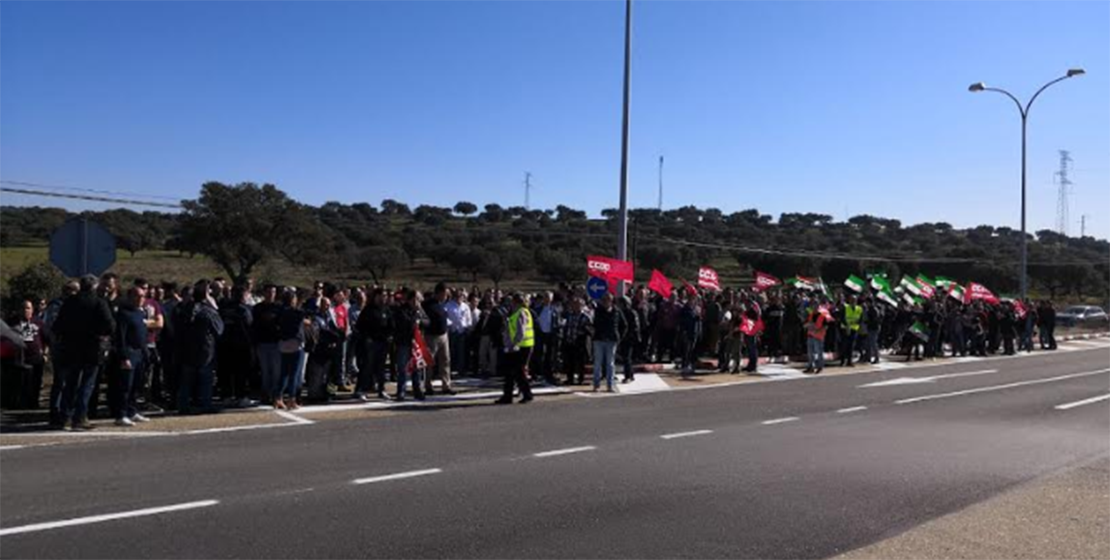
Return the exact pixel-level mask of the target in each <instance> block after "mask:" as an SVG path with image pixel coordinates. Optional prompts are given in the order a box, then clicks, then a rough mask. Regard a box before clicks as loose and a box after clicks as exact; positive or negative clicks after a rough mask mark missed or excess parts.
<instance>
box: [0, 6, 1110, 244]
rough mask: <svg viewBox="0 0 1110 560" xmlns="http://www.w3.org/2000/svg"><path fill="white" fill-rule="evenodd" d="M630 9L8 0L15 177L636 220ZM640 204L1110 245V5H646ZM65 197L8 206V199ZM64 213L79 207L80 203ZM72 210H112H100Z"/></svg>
mask: <svg viewBox="0 0 1110 560" xmlns="http://www.w3.org/2000/svg"><path fill="white" fill-rule="evenodd" d="M623 10H624V6H623V3H622V2H466V1H457V2H409V3H403V4H402V3H393V2H362V3H308V2H302V3H268V2H249V3H206V2H178V3H137V2H136V3H130V2H128V3H29V2H28V3H22V2H3V3H2V4H0V117H2V119H0V177H2V178H3V179H6V180H17V181H32V182H39V183H45V184H58V185H69V186H76V187H83V188H91V189H103V190H113V191H134V192H140V193H149V194H157V195H162V196H175V197H193V196H195V195H196V192H197V189H198V187H199V185H200V184H201V183H202V182H204V181H207V180H219V181H224V182H238V181H255V182H273V183H275V184H277V185H278V186H279V187H281V188H283V189H284V190H286V191H287V192H289V193H290V194H291V195H293V196H294V197H296V198H298V199H300V200H303V201H306V202H309V203H313V204H320V203H322V202H324V201H327V200H339V201H344V202H357V201H369V202H371V203H373V204H375V205H376V204H377V203H379V202H380V201H381V200H382V199H384V198H396V199H399V200H402V201H405V202H408V203H410V204H412V205H416V204H421V203H431V204H438V205H445V206H449V205H453V204H454V203H455V202H457V201H459V200H469V201H472V202H475V203H478V204H479V205H481V204H485V203H487V202H498V203H500V204H502V205H519V204H523V199H524V196H523V186H522V180H523V175H524V172H525V171H531V172H532V173H533V176H534V184H535V185H536V188H535V189H534V190H533V195H532V203H533V206H536V207H550V208H553V207H555V206H556V205H557V204H568V205H570V206H572V207H577V208H583V209H586V210H588V211H590V213H591V214H596V213H598V212H599V211H600V210H601V209H602V208H607V207H615V206H616V205H617V187H618V171H619V155H620V100H621V64H622V56H623V55H622V41H623ZM632 63H633V66H632V73H633V80H632V88H633V90H632V126H631V135H632V136H631V138H632V140H631V160H630V166H631V167H630V169H631V171H630V184H631V193H630V202H631V204H632V206H634V207H654V206H655V204H656V188H657V184H656V181H657V178H656V166H657V161H658V157H659V156H660V155H664V156H665V157H666V167H665V175H664V181H665V184H666V194H665V206H667V207H677V206H681V205H686V204H694V205H698V206H702V207H705V206H716V207H719V208H721V209H722V210H724V211H726V212H729V211H735V210H741V209H745V208H751V207H756V208H759V209H760V210H761V211H763V212H765V213H769V214H773V215H775V216H776V217H777V216H778V214H779V213H781V212H791V211H799V212H802V211H811V212H822V213H827V214H831V215H833V216H834V217H835V218H836V219H838V220H840V219H843V218H844V217H845V216H846V215H848V216H850V215H856V214H873V215H879V216H884V217H894V218H898V219H901V220H902V221H903V222H905V223H917V222H922V221H947V222H950V223H952V224H954V225H956V226H969V225H977V224H980V223H989V224H994V225H1008V226H1012V227H1017V225H1018V210H1019V200H1020V199H1019V181H1020V167H1019V162H1020V159H1019V158H1020V120H1019V117H1018V113H1017V110H1016V109H1015V107H1014V106H1013V104H1012V102H1010V101H1009V100H1007V99H1006V98H1004V97H1003V96H1001V95H997V94H992V93H980V94H971V93H968V92H967V86H968V84H970V83H972V82H976V81H980V80H982V81H985V82H987V83H988V84H989V85H995V86H999V87H1005V88H1007V89H1009V90H1010V91H1012V92H1013V93H1015V94H1016V95H1018V96H1019V97H1020V98H1023V99H1024V98H1027V97H1028V96H1029V95H1031V94H1032V93H1033V91H1035V90H1036V88H1037V87H1039V86H1040V85H1041V84H1042V83H1044V82H1046V81H1048V80H1050V79H1052V78H1054V77H1056V76H1059V75H1061V74H1062V73H1063V72H1064V71H1065V70H1066V69H1067V68H1069V67H1075V66H1081V67H1083V68H1085V69H1086V70H1087V73H1088V75H1086V76H1083V77H1081V78H1078V79H1074V80H1069V81H1066V82H1064V83H1061V84H1058V85H1056V86H1054V87H1053V88H1052V89H1050V90H1048V91H1047V92H1045V94H1044V95H1043V96H1042V97H1041V98H1040V99H1038V101H1037V104H1036V105H1035V106H1034V107H1033V110H1032V111H1031V117H1030V127H1029V130H1030V144H1029V201H1030V213H1029V223H1030V225H1029V228H1030V230H1031V231H1035V230H1038V229H1044V228H1051V227H1052V226H1053V224H1054V221H1055V212H1056V190H1055V187H1054V185H1053V172H1054V171H1055V169H1056V167H1057V165H1058V155H1057V150H1058V149H1068V150H1070V151H1071V152H1072V157H1073V158H1074V159H1075V164H1074V169H1073V174H1072V177H1073V181H1075V189H1074V193H1073V196H1072V198H1071V201H1072V204H1071V206H1072V221H1073V222H1076V223H1075V224H1073V225H1072V228H1071V229H1072V231H1073V233H1077V232H1078V229H1079V226H1078V221H1079V215H1080V214H1081V213H1088V214H1090V215H1091V217H1090V218H1089V219H1088V233H1090V234H1095V235H1098V236H1099V237H1103V238H1106V237H1110V214H1108V213H1107V212H1106V211H1107V209H1108V208H1110V157H1108V156H1110V3H1107V2H981V3H973V2H893V1H892V2H821V3H810V2H775V3H770V2H740V1H736V2H679V1H671V2H664V1H639V2H636V4H635V7H634V22H633V61H632ZM51 200H53V199H50V200H48V199H42V198H33V197H26V196H18V195H9V194H5V195H4V197H3V203H4V204H32V203H35V204H47V203H50V201H51ZM53 204H57V202H53ZM69 207H70V208H83V207H93V208H95V207H99V206H96V205H92V206H74V205H70V206H69Z"/></svg>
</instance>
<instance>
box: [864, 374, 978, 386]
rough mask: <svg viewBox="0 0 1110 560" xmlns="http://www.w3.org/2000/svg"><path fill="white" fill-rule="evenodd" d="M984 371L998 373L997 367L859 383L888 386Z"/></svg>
mask: <svg viewBox="0 0 1110 560" xmlns="http://www.w3.org/2000/svg"><path fill="white" fill-rule="evenodd" d="M984 373H998V370H997V369H984V370H982V371H968V372H964V373H947V374H944V375H933V376H930V377H899V378H896V379H888V380H886V381H877V382H875V383H867V384H866V385H860V386H859V387H860V388H868V387H888V386H891V385H912V384H915V383H933V382H934V381H936V380H938V379H948V378H950V377H967V376H969V375H983V374H984Z"/></svg>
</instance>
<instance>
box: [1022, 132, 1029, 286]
mask: <svg viewBox="0 0 1110 560" xmlns="http://www.w3.org/2000/svg"><path fill="white" fill-rule="evenodd" d="M1028 120H1029V112H1028V111H1022V112H1021V299H1022V300H1025V298H1026V296H1027V295H1028V290H1027V288H1028V287H1029V277H1028V276H1027V274H1026V273H1027V271H1028V268H1027V265H1028V253H1027V245H1028V244H1029V240H1028V239H1027V238H1026V235H1025V123H1026V122H1027V121H1028Z"/></svg>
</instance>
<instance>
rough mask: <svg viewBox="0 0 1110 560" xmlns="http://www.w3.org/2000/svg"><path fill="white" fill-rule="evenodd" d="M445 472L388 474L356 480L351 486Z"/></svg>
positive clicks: (438, 470) (423, 471) (427, 471)
mask: <svg viewBox="0 0 1110 560" xmlns="http://www.w3.org/2000/svg"><path fill="white" fill-rule="evenodd" d="M441 472H443V470H442V469H424V470H421V471H408V472H402V473H395V474H387V475H383V476H371V477H369V478H356V479H354V480H352V481H351V484H370V483H372V482H385V481H387V480H400V479H402V478H413V477H416V476H425V475H429V474H438V473H441Z"/></svg>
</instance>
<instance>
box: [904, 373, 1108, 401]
mask: <svg viewBox="0 0 1110 560" xmlns="http://www.w3.org/2000/svg"><path fill="white" fill-rule="evenodd" d="M1108 372H1110V369H1100V370H1097V371H1085V372H1082V373H1072V374H1069V375H1058V376H1056V377H1045V378H1043V379H1032V380H1029V381H1018V382H1017V383H1006V384H1005V385H991V386H989V387H978V388H975V389H967V390H965V391H953V392H951V393H939V394H936V395H924V396H921V397H913V398H910V399H902V400H897V401H894V404H910V403H915V402H921V401H931V400H934V399H946V398H948V397H958V396H961V395H974V394H976V393H986V392H988V391H1001V390H1003V389H1011V388H1013V387H1024V386H1026V385H1039V384H1041V383H1053V382H1056V381H1064V380H1066V379H1074V378H1076V377H1087V376H1090V375H1098V374H1100V373H1108Z"/></svg>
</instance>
